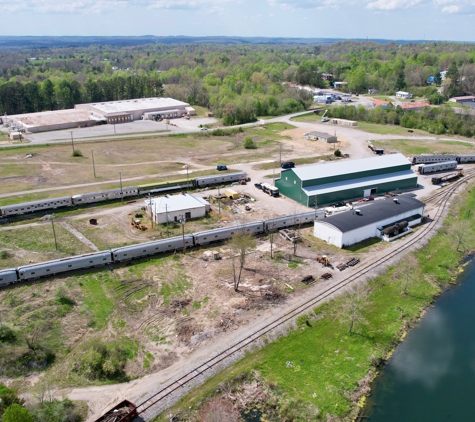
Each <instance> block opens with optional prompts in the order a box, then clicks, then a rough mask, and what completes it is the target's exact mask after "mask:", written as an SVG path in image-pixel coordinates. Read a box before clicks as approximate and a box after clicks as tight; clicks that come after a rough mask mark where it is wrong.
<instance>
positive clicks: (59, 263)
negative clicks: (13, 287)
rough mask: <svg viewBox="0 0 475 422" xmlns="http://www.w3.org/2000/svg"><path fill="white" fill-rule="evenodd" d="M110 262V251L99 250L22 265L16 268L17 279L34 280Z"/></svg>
mask: <svg viewBox="0 0 475 422" xmlns="http://www.w3.org/2000/svg"><path fill="white" fill-rule="evenodd" d="M111 263H112V255H111V251H101V252H95V253H91V254H86V255H78V256H72V257H70V258H64V259H56V260H54V261H47V262H40V263H38V264H29V265H23V266H21V267H18V268H17V271H18V279H19V281H26V280H34V279H36V278H41V277H47V276H51V275H54V274H60V273H65V272H68V271H74V270H83V269H87V268H92V267H101V266H103V265H107V264H111Z"/></svg>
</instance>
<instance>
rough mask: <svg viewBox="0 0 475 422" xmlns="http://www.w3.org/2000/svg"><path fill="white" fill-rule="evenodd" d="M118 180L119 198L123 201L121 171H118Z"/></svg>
mask: <svg viewBox="0 0 475 422" xmlns="http://www.w3.org/2000/svg"><path fill="white" fill-rule="evenodd" d="M119 180H120V198H121V199H122V202H124V193H123V192H122V172H121V171H119Z"/></svg>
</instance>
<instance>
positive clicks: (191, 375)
mask: <svg viewBox="0 0 475 422" xmlns="http://www.w3.org/2000/svg"><path fill="white" fill-rule="evenodd" d="M474 176H475V171H472V172H470V173H469V174H467V175H466V176H464V177H463V179H461V180H459V181H457V182H454V183H453V184H451V185H450V188H449V189H444V190H443V192H438V193H437V194H434V195H431V196H430V197H428V198H427V200H428V201H435V202H436V204H438V208H437V211H436V214H435V215H434V217H433V220H432V221H431V222H430V223H429V224H427V225H426V226H425V227H423V228H422V229H421V230H420V231H419V232H417V233H416V234H415V235H414V236H413V237H411V239H410V240H409V241H407V242H406V243H405V244H403V245H401V246H400V247H399V248H397V249H395V250H393V251H390V252H388V253H387V254H386V255H384V256H383V257H381V258H379V259H378V261H373V262H370V263H367V264H366V265H365V266H363V267H362V268H360V269H358V270H357V271H356V272H355V273H353V274H351V275H349V276H348V277H346V278H344V279H342V280H341V281H339V282H337V283H336V284H334V285H333V286H330V287H328V288H327V289H325V290H323V291H321V292H319V293H318V294H317V295H315V296H314V297H312V298H311V299H308V300H307V301H305V302H303V303H301V304H300V305H298V306H296V307H294V308H293V309H291V310H289V311H288V312H286V313H285V314H284V315H282V316H280V317H278V318H276V319H275V320H274V321H272V322H271V323H269V324H267V325H266V326H264V327H262V328H260V329H258V330H257V331H255V332H254V333H252V334H250V335H248V336H247V337H245V338H243V339H242V340H239V341H237V342H236V343H235V344H233V345H232V346H231V347H228V348H226V349H224V350H222V351H221V352H219V353H217V354H216V355H215V356H213V357H211V358H209V359H207V360H205V361H204V362H202V363H200V364H198V365H197V366H195V367H194V368H193V369H192V370H190V371H189V372H187V373H186V374H185V375H183V376H181V377H179V378H178V379H176V380H174V381H170V382H169V384H167V385H165V386H164V387H162V388H161V389H160V390H159V391H157V392H156V393H154V394H153V395H152V396H150V397H149V398H147V399H146V400H144V401H143V402H141V403H140V404H138V406H137V411H138V413H139V414H140V415H141V416H142V417H143V418H144V419H145V420H150V419H151V418H153V417H155V416H156V415H158V414H159V413H161V412H162V411H163V410H165V409H166V408H167V407H169V405H172V404H173V403H169V405H168V404H166V405H162V404H163V403H164V401H165V400H167V399H168V400H169V401H171V400H172V397H171V396H172V395H173V394H174V393H175V392H177V391H178V390H181V389H185V391H188V390H189V389H191V388H192V387H193V381H195V380H197V378H199V377H203V376H204V374H206V373H208V374H209V376H211V375H212V370H213V369H216V368H217V366H218V365H219V364H221V363H223V362H224V361H225V360H227V359H230V358H232V357H233V356H235V354H236V353H238V352H243V351H244V350H245V349H246V348H247V347H248V346H250V345H252V344H255V343H256V342H257V341H258V340H260V339H262V338H263V337H264V336H265V335H266V334H269V333H270V332H272V331H274V330H276V329H277V328H279V327H281V328H282V327H283V326H284V324H286V323H288V322H290V321H291V320H293V319H294V318H295V317H296V316H297V315H300V314H302V313H304V312H306V311H307V312H308V311H309V310H311V309H313V308H314V307H315V306H316V305H318V304H319V303H321V302H322V301H324V300H325V299H327V298H329V297H330V296H332V295H334V294H335V293H336V292H338V291H341V290H342V289H344V288H345V287H347V286H348V285H349V284H350V283H352V282H354V281H355V280H357V279H358V278H360V277H362V276H364V275H367V274H368V273H369V272H370V271H372V270H374V269H375V268H377V267H378V266H379V265H380V264H381V262H384V261H388V260H389V259H392V258H394V257H396V256H397V255H399V254H400V253H402V252H404V251H406V250H407V249H409V248H410V247H412V246H413V245H414V244H416V243H417V242H419V241H420V240H421V239H422V238H423V237H424V236H425V235H426V234H427V233H429V232H430V231H431V230H432V229H433V228H434V227H435V226H436V225H437V223H438V222H439V221H440V219H441V218H442V216H443V213H444V210H445V208H446V205H447V202H448V201H449V199H450V198H451V197H452V195H453V194H454V193H455V191H456V190H457V189H458V188H459V187H460V186H462V185H463V184H464V183H467V182H468V181H469V180H471V179H472V178H473V177H474ZM160 405H162V406H160ZM158 407H160V409H159V408H158Z"/></svg>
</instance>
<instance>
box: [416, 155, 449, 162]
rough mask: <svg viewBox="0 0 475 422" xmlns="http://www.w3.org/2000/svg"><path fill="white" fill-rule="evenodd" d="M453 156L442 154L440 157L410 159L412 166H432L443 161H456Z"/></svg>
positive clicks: (428, 156)
mask: <svg viewBox="0 0 475 422" xmlns="http://www.w3.org/2000/svg"><path fill="white" fill-rule="evenodd" d="M456 160H457V157H456V156H455V155H449V154H442V155H416V156H415V157H413V158H412V164H432V163H442V162H444V161H456Z"/></svg>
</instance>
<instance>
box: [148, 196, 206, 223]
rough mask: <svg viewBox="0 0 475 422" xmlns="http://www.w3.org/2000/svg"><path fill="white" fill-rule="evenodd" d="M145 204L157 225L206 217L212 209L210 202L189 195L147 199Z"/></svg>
mask: <svg viewBox="0 0 475 422" xmlns="http://www.w3.org/2000/svg"><path fill="white" fill-rule="evenodd" d="M145 204H146V206H147V214H148V215H149V216H152V217H153V220H154V221H155V223H157V224H165V223H166V222H169V223H170V222H173V221H181V220H183V219H185V220H189V219H190V218H199V217H204V216H205V215H206V213H207V212H209V211H210V209H211V207H210V204H209V202H207V201H205V200H204V199H203V198H199V197H197V196H193V195H190V194H187V193H184V194H179V195H165V196H161V197H159V198H151V199H147V200H146V201H145Z"/></svg>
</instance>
